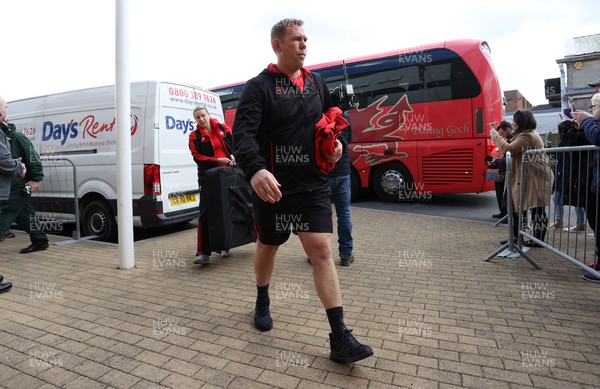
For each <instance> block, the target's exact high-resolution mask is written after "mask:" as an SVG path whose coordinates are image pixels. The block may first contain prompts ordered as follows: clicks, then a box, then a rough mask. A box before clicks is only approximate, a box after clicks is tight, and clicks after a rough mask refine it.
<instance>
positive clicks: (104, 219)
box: [83, 201, 117, 242]
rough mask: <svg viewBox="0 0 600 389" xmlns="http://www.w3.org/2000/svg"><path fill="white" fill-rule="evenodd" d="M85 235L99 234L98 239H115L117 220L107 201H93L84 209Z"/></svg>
mask: <svg viewBox="0 0 600 389" xmlns="http://www.w3.org/2000/svg"><path fill="white" fill-rule="evenodd" d="M83 233H84V235H86V236H88V235H97V236H98V238H96V240H101V241H105V242H110V241H114V240H115V238H116V236H117V222H116V220H115V217H114V215H113V212H112V210H111V209H110V207H109V206H108V204H106V202H105V201H92V202H90V203H89V204H88V205H87V206H86V207H85V208H84V210H83Z"/></svg>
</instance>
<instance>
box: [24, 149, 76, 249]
mask: <svg viewBox="0 0 600 389" xmlns="http://www.w3.org/2000/svg"><path fill="white" fill-rule="evenodd" d="M40 159H41V162H42V166H43V169H44V179H43V181H42V183H41V185H40V189H39V190H38V191H36V192H33V193H32V194H31V202H32V204H33V207H34V208H35V210H36V220H35V221H34V222H35V223H36V226H37V228H38V229H41V230H42V231H43V232H45V233H48V234H57V235H64V234H65V228H64V227H65V225H66V224H74V229H73V233H72V238H73V239H74V240H79V239H81V229H80V223H79V219H80V217H79V216H80V215H79V201H78V199H79V195H78V193H77V185H76V183H77V168H76V167H75V165H74V164H73V162H72V161H71V160H70V159H68V158H64V157H58V156H53V155H42V156H41V157H40Z"/></svg>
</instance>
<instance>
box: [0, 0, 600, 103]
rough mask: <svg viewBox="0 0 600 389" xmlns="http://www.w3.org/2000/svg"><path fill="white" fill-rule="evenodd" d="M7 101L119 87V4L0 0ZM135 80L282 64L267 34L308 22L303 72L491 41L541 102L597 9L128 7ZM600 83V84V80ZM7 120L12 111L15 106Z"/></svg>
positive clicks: (598, 26) (513, 5)
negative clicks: (288, 21)
mask: <svg viewBox="0 0 600 389" xmlns="http://www.w3.org/2000/svg"><path fill="white" fill-rule="evenodd" d="M0 4H1V5H2V8H1V10H0V12H1V14H2V23H1V24H0V26H1V28H2V33H3V36H2V39H1V41H2V48H3V50H2V51H3V53H4V60H3V61H2V62H1V63H0V95H1V96H3V97H4V98H5V99H6V100H8V101H11V100H17V99H21V98H26V97H33V96H39V95H42V94H47V93H56V92H63V91H67V90H73V89H80V88H87V87H93V86H100V85H109V84H114V82H115V2H114V1H113V0H51V1H50V0H0ZM129 4H130V16H131V18H130V34H131V42H130V78H131V80H132V81H138V80H150V79H160V80H165V81H174V82H183V83H187V84H193V85H199V86H203V87H206V88H208V87H214V86H220V85H224V84H229V83H234V82H237V81H242V80H246V79H248V78H250V77H253V76H254V75H256V74H258V73H259V72H260V71H261V70H262V69H263V68H264V67H265V66H266V65H267V64H268V63H270V62H274V61H275V56H274V53H273V52H272V50H271V47H270V42H269V41H270V37H269V34H270V29H271V26H272V25H273V24H274V23H275V22H276V21H278V20H280V19H282V18H285V17H297V18H301V19H303V20H304V21H305V26H304V30H305V32H306V33H307V35H308V38H309V40H308V56H307V59H306V62H305V65H311V64H316V63H321V62H327V61H333V60H338V59H343V58H352V57H357V56H362V55H368V54H375V53H379V52H384V51H390V50H395V49H401V48H405V47H411V46H419V45H423V44H427V43H433V42H437V41H443V40H447V39H460V38H473V39H483V40H486V41H487V42H488V43H489V45H490V47H491V50H492V56H493V61H494V65H495V67H496V71H497V73H498V75H499V78H500V83H501V87H502V89H503V90H511V89H518V90H520V91H521V93H523V95H524V96H525V97H526V98H527V99H528V100H529V101H530V102H531V103H533V104H534V105H537V104H544V103H546V99H545V98H544V79H546V78H553V77H559V76H560V72H559V68H558V65H557V64H556V59H558V58H563V57H564V54H565V43H566V41H567V40H570V39H571V38H573V37H577V36H583V35H590V34H597V33H600V16H599V13H598V7H597V1H595V0H594V1H592V0H568V1H567V0H539V1H538V0H532V1H529V0H505V1H498V2H487V1H480V0H473V1H470V0H454V1H430V0H418V1H392V0H386V1H380V0H368V1H356V0H350V1H323V0H321V1H315V0H304V1H301V2H293V3H292V2H286V1H282V0H279V1H266V0H253V1H238V0H229V1H228V0H221V1H217V0H213V1H202V0H169V1H165V0H130V2H129ZM598 78H600V74H599V75H598ZM9 114H10V108H9Z"/></svg>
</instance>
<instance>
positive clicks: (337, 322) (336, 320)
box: [325, 307, 346, 338]
mask: <svg viewBox="0 0 600 389" xmlns="http://www.w3.org/2000/svg"><path fill="white" fill-rule="evenodd" d="M325 312H326V313H327V319H329V325H330V326H331V333H332V334H333V336H334V337H336V338H339V337H340V336H342V334H343V333H344V330H345V329H346V325H345V324H344V307H335V308H329V309H327V310H325Z"/></svg>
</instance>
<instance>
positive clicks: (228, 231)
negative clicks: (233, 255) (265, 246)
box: [204, 167, 256, 252]
mask: <svg viewBox="0 0 600 389" xmlns="http://www.w3.org/2000/svg"><path fill="white" fill-rule="evenodd" d="M205 174H206V188H205V189H206V190H205V191H204V193H206V201H207V207H208V232H209V238H210V248H211V250H212V251H217V252H218V251H221V250H229V249H231V248H233V247H238V246H243V245H245V244H248V243H251V242H256V231H255V230H254V214H253V211H252V187H251V186H250V183H248V181H246V178H245V177H244V173H243V172H242V170H241V169H239V168H227V167H216V168H212V169H209V170H207V171H206V173H205Z"/></svg>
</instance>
